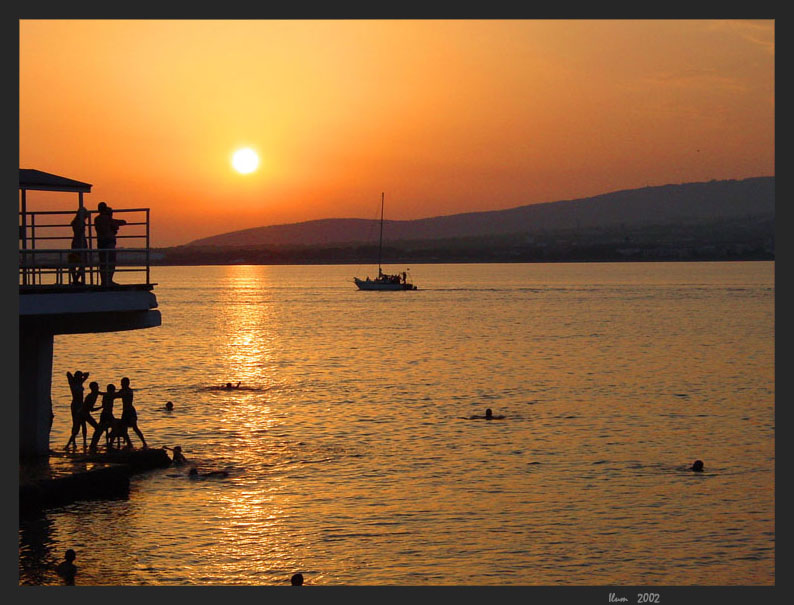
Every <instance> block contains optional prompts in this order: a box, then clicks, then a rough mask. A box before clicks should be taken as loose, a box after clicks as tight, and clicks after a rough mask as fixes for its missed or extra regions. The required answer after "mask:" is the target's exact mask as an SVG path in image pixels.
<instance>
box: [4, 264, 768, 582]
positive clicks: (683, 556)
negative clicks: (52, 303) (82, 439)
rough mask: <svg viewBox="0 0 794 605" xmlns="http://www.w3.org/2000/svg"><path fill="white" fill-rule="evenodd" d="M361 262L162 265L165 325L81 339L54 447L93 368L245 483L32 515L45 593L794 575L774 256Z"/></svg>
mask: <svg viewBox="0 0 794 605" xmlns="http://www.w3.org/2000/svg"><path fill="white" fill-rule="evenodd" d="M386 269H390V270H391V269H394V270H398V269H399V270H402V269H403V267H387V268H386ZM357 270H358V272H359V273H361V272H362V268H360V267H350V266H298V267H288V266H278V267H274V266H221V267H155V268H153V270H152V273H153V281H155V282H157V286H156V287H155V293H156V295H157V299H158V302H159V308H160V311H161V312H162V318H163V325H162V326H161V327H158V328H153V329H148V330H138V331H130V332H118V333H106V334H83V335H68V336H56V338H55V359H54V367H53V375H54V378H53V387H52V398H53V405H54V410H55V415H56V416H55V421H54V425H53V430H52V437H51V445H52V448H53V449H60V448H62V446H63V444H65V443H66V440H67V438H68V434H69V428H70V416H69V401H70V396H69V389H68V385H67V382H66V378H65V372H66V371H67V370H71V371H74V370H76V369H82V370H86V371H90V373H91V378H90V379H91V380H97V381H98V382H99V383H100V384H101V385H102V387H103V388H104V385H106V384H107V383H114V384H116V385H117V386H118V384H119V381H120V379H121V377H122V376H129V377H130V379H131V381H132V387H133V388H134V389H136V395H135V397H136V399H135V403H136V407H137V409H138V415H139V425H140V427H141V429H142V430H143V432H144V434H145V436H146V439H147V441H148V442H149V444H150V446H154V447H159V446H163V445H166V446H174V445H181V446H182V448H183V449H184V451H185V454H186V456H187V457H188V458H189V459H191V461H193V462H195V463H196V464H197V466H198V468H199V470H200V471H210V470H227V471H228V473H229V475H228V477H225V478H206V479H199V480H191V479H189V478H188V477H187V476H186V474H185V471H184V470H183V469H178V468H174V467H172V468H169V469H164V470H157V471H151V472H148V473H145V474H143V475H138V476H135V477H134V478H133V479H132V487H131V493H130V495H129V497H128V498H125V499H118V500H106V501H94V502H79V503H75V504H71V505H68V506H64V507H61V508H58V509H53V510H50V511H48V512H47V513H46V514H44V515H42V516H39V517H34V518H31V519H24V520H23V521H22V522H21V525H20V532H19V540H20V542H19V544H20V582H21V583H41V584H50V583H59V581H58V579H57V577H56V576H54V574H52V572H51V571H50V570H49V567H48V565H51V564H54V563H57V562H58V560H60V559H61V558H62V556H63V552H64V550H65V549H66V548H74V549H75V550H76V551H77V553H78V558H77V561H76V563H77V564H78V567H79V573H78V578H77V583H78V584H112V585H137V584H161V585H185V584H199V585H200V584H215V585H219V584H223V585H230V584H244V585H251V584H255V585H263V584H281V585H283V584H288V580H289V577H290V576H291V575H292V574H293V573H295V572H296V571H301V572H302V573H303V575H304V577H305V578H306V583H307V584H336V585H352V584H355V585H384V584H387V585H462V584H472V585H475V584H476V585H497V584H498V585H504V584H517V585H599V584H601V585H605V584H613V585H640V584H643V585H654V584H655V585H692V584H710V585H734V584H736V585H772V584H774V582H775V577H774V553H775V550H774V549H775V533H774V532H775V518H774V429H775V427H774V398H775V383H774V264H773V263H763V262H761V263H647V264H646V263H622V264H621V263H618V264H515V265H513V264H510V265H420V266H416V267H413V268H412V274H413V279H414V282H415V283H417V284H418V286H419V288H420V289H419V290H418V291H415V292H386V293H383V292H359V291H357V290H356V289H355V287H354V285H353V284H352V277H353V275H354V274H356V272H357ZM368 270H369V271H370V273H371V272H372V270H371V268H368ZM228 381H232V382H234V383H236V382H237V381H241V382H242V384H241V388H240V389H238V390H234V391H222V390H219V389H218V388H216V387H218V386H220V385H221V384H223V383H226V382H228ZM168 400H170V401H173V403H174V406H175V409H174V410H173V411H172V412H166V411H165V410H164V404H165V402H166V401H168ZM486 407H490V408H492V409H493V411H494V413H495V414H499V415H504V416H505V418H504V419H502V420H492V421H486V420H471V419H468V418H469V417H470V416H471V415H477V414H483V412H484V410H485V408H486ZM696 458H700V459H702V460H704V461H705V465H706V472H705V473H702V474H695V473H692V472H689V471H687V470H686V467H687V466H688V465H689V464H691V463H692V461H693V460H694V459H696Z"/></svg>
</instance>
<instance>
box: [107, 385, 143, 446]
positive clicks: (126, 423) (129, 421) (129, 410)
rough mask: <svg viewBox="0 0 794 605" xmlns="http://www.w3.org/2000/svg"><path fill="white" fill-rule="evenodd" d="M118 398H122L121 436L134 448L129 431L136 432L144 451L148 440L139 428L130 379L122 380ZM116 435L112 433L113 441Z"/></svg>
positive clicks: (119, 430)
mask: <svg viewBox="0 0 794 605" xmlns="http://www.w3.org/2000/svg"><path fill="white" fill-rule="evenodd" d="M118 397H120V398H121V406H122V407H121V423H120V425H119V427H118V433H119V436H121V437H123V438H124V440H125V441H126V442H127V447H132V439H130V433H129V429H132V430H133V431H135V434H136V435H138V438H139V439H140V440H141V443H143V449H146V448H147V447H148V446H147V445H146V439H144V438H143V433H142V432H141V429H139V428H138V412H137V411H136V410H135V406H134V405H132V399H133V391H132V389H131V388H130V379H129V378H127V377H124V378H122V379H121V388H120V389H119V392H118ZM115 436H116V435H115V434H114V433H113V432H111V434H110V438H111V440H112V439H113V437H115Z"/></svg>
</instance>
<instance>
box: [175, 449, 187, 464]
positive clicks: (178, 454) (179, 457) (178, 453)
mask: <svg viewBox="0 0 794 605" xmlns="http://www.w3.org/2000/svg"><path fill="white" fill-rule="evenodd" d="M173 452H174V455H173V457H172V462H173V463H174V464H176V465H177V466H182V465H183V464H187V458H185V456H184V455H183V454H182V446H181V445H175V446H174V450H173Z"/></svg>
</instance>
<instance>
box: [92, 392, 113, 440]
mask: <svg viewBox="0 0 794 605" xmlns="http://www.w3.org/2000/svg"><path fill="white" fill-rule="evenodd" d="M100 394H101V395H102V412H101V413H100V414H99V424H98V425H97V427H96V429H95V430H94V435H93V437H91V446H90V447H89V449H90V450H92V451H94V450H96V447H97V444H98V443H99V438H100V437H101V436H102V433H105V434H106V437H107V439H106V443H107V446H108V447H110V446H111V442H110V431H111V429H112V428H113V421H114V420H116V418H115V417H114V416H113V401H114V400H115V399H116V398H117V397H118V396H119V395H118V394H117V393H116V385H114V384H109V385H108V386H107V390H106V391H105V392H104V393H100Z"/></svg>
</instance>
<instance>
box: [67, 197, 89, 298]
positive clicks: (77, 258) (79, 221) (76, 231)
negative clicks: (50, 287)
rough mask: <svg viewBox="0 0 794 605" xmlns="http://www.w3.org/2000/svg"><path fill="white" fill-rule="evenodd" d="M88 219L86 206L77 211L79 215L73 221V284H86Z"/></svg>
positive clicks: (70, 264) (71, 254) (71, 269)
mask: <svg viewBox="0 0 794 605" xmlns="http://www.w3.org/2000/svg"><path fill="white" fill-rule="evenodd" d="M87 217H88V210H86V209H85V206H80V207H79V208H78V209H77V214H75V215H74V218H73V219H72V222H71V225H72V251H71V253H70V254H69V275H70V276H71V278H72V279H71V281H72V284H74V285H83V284H85V261H86V257H85V255H86V253H85V249H86V248H87V247H88V245H87V244H86V239H85V220H86V218H87Z"/></svg>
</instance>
